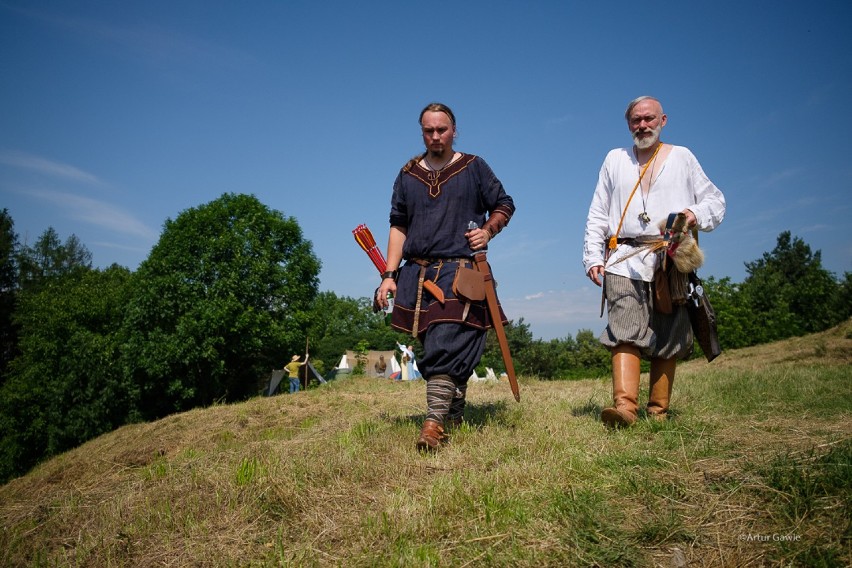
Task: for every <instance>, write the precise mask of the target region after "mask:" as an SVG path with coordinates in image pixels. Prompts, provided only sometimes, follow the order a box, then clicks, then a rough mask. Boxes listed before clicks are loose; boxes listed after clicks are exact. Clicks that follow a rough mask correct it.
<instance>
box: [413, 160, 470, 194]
mask: <svg viewBox="0 0 852 568" xmlns="http://www.w3.org/2000/svg"><path fill="white" fill-rule="evenodd" d="M475 158H476V156H474V155H472V154H465V153H463V152H462V154H461V157H460V158H459V159H458V160H456V161H455V162H452V163H450V164H447V165H446V166H444V167H443V168H441V169H440V170H437V171H436V170H429V169H426V168H424V167H423V166H421V165H420V162H417V163H416V164H414V166H413V167H411V168H410V169H409V170H408V173H409V174H410V175H411V176H413V177H415V178H417V179H419V180H420V181H421V182H423V184H424V185H426V187H428V188H429V197H431V198H433V199H434V198H436V197H438V196H440V195H441V186H442V185H444V184H445V183H447V182H448V181H449V180H450V179H452V178H453V177H455V176H456V175H458V174H459V173H461V172H462V171H463V170H464V169H465V168H467V166H468V165H469V164H470V163H471V162H472V161H473V160H474V159H475Z"/></svg>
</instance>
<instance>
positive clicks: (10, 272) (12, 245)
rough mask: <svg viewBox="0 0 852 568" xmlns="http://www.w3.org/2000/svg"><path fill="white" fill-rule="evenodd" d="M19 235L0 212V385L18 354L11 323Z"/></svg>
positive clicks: (10, 219)
mask: <svg viewBox="0 0 852 568" xmlns="http://www.w3.org/2000/svg"><path fill="white" fill-rule="evenodd" d="M17 255H18V235H17V234H16V233H15V223H14V221H12V216H11V215H9V210H8V209H3V210H2V211H0V385H2V384H3V381H4V379H5V376H6V369H7V368H8V366H9V362H10V361H11V360H12V359H13V358H14V356H15V352H16V350H17V344H18V337H17V335H18V334H17V329H16V327H15V325H14V323H13V321H12V313H13V312H14V310H15V296H16V293H17V289H18V262H17Z"/></svg>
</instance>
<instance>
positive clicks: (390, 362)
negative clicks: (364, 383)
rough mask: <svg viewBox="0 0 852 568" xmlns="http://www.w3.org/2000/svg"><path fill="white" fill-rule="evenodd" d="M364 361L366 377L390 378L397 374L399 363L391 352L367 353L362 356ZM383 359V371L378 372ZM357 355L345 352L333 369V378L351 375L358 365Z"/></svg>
mask: <svg viewBox="0 0 852 568" xmlns="http://www.w3.org/2000/svg"><path fill="white" fill-rule="evenodd" d="M360 357H362V358H363V360H364V374H365V375H367V376H368V377H390V376H391V375H392V374H394V373H398V372H399V362H398V361H397V360H396V356H395V355H394V352H393V351H367V352H366V353H364V354H363V355H362V356H360ZM382 358H384V361H385V370H384V372H380V370H379V368H380V365H379V361H380V360H381V359H382ZM358 359H359V355H358V354H357V353H355V352H354V351H347V352H346V353H344V354H343V355H342V356H341V357H340V362H339V363H338V364H337V366H336V367H335V368H334V370H335V376H337V375H345V374H348V373H351V372H352V370H353V369H354V368H355V367H356V365H358ZM377 367H378V368H377Z"/></svg>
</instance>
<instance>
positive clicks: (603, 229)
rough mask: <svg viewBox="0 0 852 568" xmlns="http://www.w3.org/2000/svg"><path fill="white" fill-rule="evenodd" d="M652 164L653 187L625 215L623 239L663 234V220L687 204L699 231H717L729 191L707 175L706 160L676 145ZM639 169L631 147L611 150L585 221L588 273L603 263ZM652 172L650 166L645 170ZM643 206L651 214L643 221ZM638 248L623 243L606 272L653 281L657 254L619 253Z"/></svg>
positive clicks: (638, 196)
mask: <svg viewBox="0 0 852 568" xmlns="http://www.w3.org/2000/svg"><path fill="white" fill-rule="evenodd" d="M652 167H653V168H654V179H652V180H651V189H650V191H649V192H648V195H647V196H645V197H644V204H643V195H642V188H641V187H640V188H638V189H637V190H636V193H635V194H634V195H633V199H632V200H631V201H630V207H629V208H628V209H627V213H626V214H625V215H624V222H623V224H622V226H621V232H619V234H618V237H619V238H630V237H638V236H640V235H652V236H659V235H660V229H659V227H658V223H659V222H660V221H665V219H666V218H667V217H668V215H669V213H677V212H680V211H683V210H684V209H689V210H690V211H692V212H693V213H694V214H695V218H696V220H697V221H698V229H699V230H700V231H712V230H713V229H715V228H716V227H717V226H718V225H719V223H721V222H722V219H723V218H724V217H725V196H724V195H722V192H721V191H719V188H717V187H716V186H715V185H713V182H711V181H710V180H709V179H708V178H707V175H706V174H705V173H704V170H702V169H701V164H699V163H698V160H697V159H696V158H695V156H694V155H693V154H692V152H690V151H689V149H688V148H685V147H683V146H672V150H671V153H669V155H668V157H667V158H666V160H665V162H663V164H662V165H661V166H659V165H658V166H656V167H654V166H652ZM639 172H640V169H639V163H638V162H637V161H636V158H635V157H634V155H633V149H632V148H617V149H615V150H611V151H610V152H609V153H608V154H607V156H606V159H605V160H604V163H603V166H601V171H600V175H599V177H598V185H597V187H596V188H595V194H594V196H593V197H592V204H591V206H590V207H589V217H588V219H587V220H586V233H585V238H584V242H583V267H584V269H585V271H586V273H588V272H589V269H591V268H592V267H593V266H602V265H603V264H604V250H605V247H606V243H607V241H608V238H609V237H610V236H612V235H615V231H616V229H617V228H618V221H619V219H621V214H622V211H623V210H624V206H625V204H626V203H627V200H628V198H629V197H630V192H631V191H632V190H633V187H634V186H635V185H636V181H637V180H638V179H639ZM650 174H651V169H650V168H649V170H648V172H647V173H646V174H645V175H650ZM643 211H646V212H647V213H648V216H649V217H650V218H651V222H650V223H643V222H642V221H640V220H639V215H640V214H641V213H642V212H643ZM635 250H636V249H635V248H634V247H631V246H629V245H627V244H620V245H618V248H617V249H616V250H615V251H613V253H612V254H611V255H610V258H609V260H608V261H607V262H606V272H608V273H611V274H618V275H619V276H625V277H627V278H632V279H634V280H644V281H645V282H651V281H653V279H654V270H655V268H656V263H657V260H656V259H657V255H656V254H646V253H645V252H644V251H643V252H641V253H639V254H635V255H633V256H632V257H630V258H627V259H626V260H624V261H622V262H619V259H620V258H622V257H625V256H627V255H629V254H630V253H631V252H634V251H635Z"/></svg>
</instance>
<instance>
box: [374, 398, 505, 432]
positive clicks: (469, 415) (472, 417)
mask: <svg viewBox="0 0 852 568" xmlns="http://www.w3.org/2000/svg"><path fill="white" fill-rule="evenodd" d="M389 419H390V421H391V423H392V424H394V425H408V424H415V425H417V426H418V427H419V426H420V425H421V424H422V423H423V420H425V419H426V413H425V412H424V413H420V414H409V415H408V416H396V417H390V418H389ZM464 421H465V424H467V427H468V428H471V429H481V428H483V427H484V426H485V425H487V424H497V425H500V426H505V427H510V428H511V427H514V426H515V418H514V414H513V413H512V412H511V411H510V410H509V407H508V405H507V404H506V403H505V402H503V401H499V402H490V403H486V404H471V403H468V404H467V406H465V409H464Z"/></svg>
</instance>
